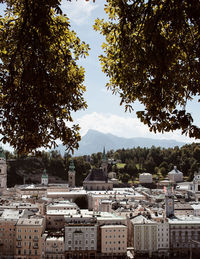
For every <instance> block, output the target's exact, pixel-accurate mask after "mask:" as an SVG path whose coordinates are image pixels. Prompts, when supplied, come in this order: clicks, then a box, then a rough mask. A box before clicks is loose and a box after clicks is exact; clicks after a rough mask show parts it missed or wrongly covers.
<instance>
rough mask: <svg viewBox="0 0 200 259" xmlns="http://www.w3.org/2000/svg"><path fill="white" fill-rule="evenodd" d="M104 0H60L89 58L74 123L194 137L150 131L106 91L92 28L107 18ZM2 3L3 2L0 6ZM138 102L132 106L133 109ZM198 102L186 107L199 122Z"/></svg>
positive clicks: (126, 132) (129, 133)
mask: <svg viewBox="0 0 200 259" xmlns="http://www.w3.org/2000/svg"><path fill="white" fill-rule="evenodd" d="M104 4H105V1H104V0H96V2H95V3H93V1H92V0H90V1H89V2H86V1H85V0H77V1H75V0H72V2H69V1H66V0H63V1H62V10H63V12H64V13H66V14H67V16H68V17H69V19H70V22H71V28H72V29H73V30H74V31H76V32H77V35H78V36H79V37H80V39H81V40H83V41H85V42H86V43H88V44H89V45H90V48H91V50H90V51H89V57H87V58H86V59H83V60H81V61H80V62H79V63H80V64H81V65H82V66H83V67H84V68H85V71H86V73H85V85H86V88H87V91H86V93H85V94H84V98H85V100H86V101H87V104H88V109H87V110H85V111H79V112H77V113H74V114H73V118H74V122H75V123H80V126H81V135H84V134H85V133H86V132H87V130H88V129H95V130H99V131H101V132H104V133H112V134H114V135H118V136H123V137H151V138H167V139H176V140H178V141H183V142H192V141H194V140H192V139H189V138H187V137H185V136H182V135H181V134H180V133H179V132H178V131H176V132H173V133H166V134H154V133H150V132H149V130H148V128H147V127H146V126H144V125H143V124H142V123H141V122H140V121H139V120H138V119H137V118H136V115H135V112H133V113H131V114H130V113H125V112H124V108H123V107H121V106H120V105H119V103H120V99H119V97H118V96H116V95H112V94H111V92H110V91H107V89H106V87H105V85H106V82H107V80H108V79H107V78H106V76H105V74H104V73H103V72H102V71H101V66H100V62H99V59H98V56H99V55H100V54H102V53H103V51H102V49H101V44H102V43H103V40H104V39H103V37H102V36H101V35H100V34H99V33H98V32H96V31H94V30H93V24H94V21H95V19H96V18H97V17H99V18H106V14H105V12H104ZM1 6H2V5H1ZM139 106H140V105H139V104H138V103H137V104H136V105H135V107H136V110H137V108H138V107H139ZM198 107H199V105H198V103H197V101H193V102H191V104H190V105H189V110H190V111H191V112H192V115H193V116H194V118H195V121H197V123H198V124H199V123H200V121H199V115H198Z"/></svg>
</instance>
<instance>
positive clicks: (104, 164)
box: [101, 147, 108, 175]
mask: <svg viewBox="0 0 200 259" xmlns="http://www.w3.org/2000/svg"><path fill="white" fill-rule="evenodd" d="M101 168H102V170H103V171H104V173H105V174H106V175H108V161H107V157H106V151H105V147H104V149H103V156H102V161H101Z"/></svg>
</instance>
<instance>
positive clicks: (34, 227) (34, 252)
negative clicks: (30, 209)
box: [14, 217, 46, 259]
mask: <svg viewBox="0 0 200 259" xmlns="http://www.w3.org/2000/svg"><path fill="white" fill-rule="evenodd" d="M45 227H46V226H45V218H37V217H33V218H20V219H19V220H18V222H17V224H16V246H15V257H14V258H15V259H26V258H30V259H41V258H45V257H44V256H45V251H44V248H43V245H42V243H43V239H42V235H43V233H44V230H45Z"/></svg>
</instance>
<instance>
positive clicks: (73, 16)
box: [61, 0, 98, 25]
mask: <svg viewBox="0 0 200 259" xmlns="http://www.w3.org/2000/svg"><path fill="white" fill-rule="evenodd" d="M61 7H62V10H63V13H66V14H67V16H68V17H69V18H70V20H71V21H73V22H74V23H75V24H77V25H83V24H86V23H88V21H89V19H90V17H91V14H92V11H94V10H95V9H96V8H97V7H98V5H97V3H93V2H92V0H90V1H88V2H87V1H85V0H77V1H74V0H73V1H72V2H69V1H66V0H63V1H62V5H61Z"/></svg>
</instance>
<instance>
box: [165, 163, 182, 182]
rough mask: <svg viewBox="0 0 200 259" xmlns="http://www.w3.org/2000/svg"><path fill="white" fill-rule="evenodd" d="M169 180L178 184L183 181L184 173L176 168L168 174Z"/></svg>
mask: <svg viewBox="0 0 200 259" xmlns="http://www.w3.org/2000/svg"><path fill="white" fill-rule="evenodd" d="M168 178H169V180H170V181H171V182H173V183H178V182H182V181H183V173H182V172H181V171H179V170H178V169H177V167H176V166H174V169H173V170H172V171H170V172H169V173H168Z"/></svg>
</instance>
